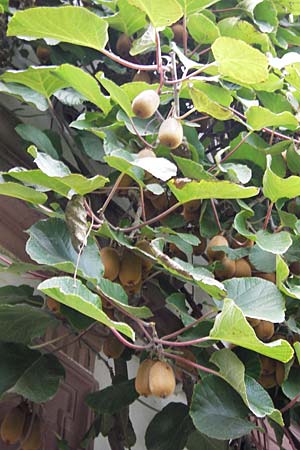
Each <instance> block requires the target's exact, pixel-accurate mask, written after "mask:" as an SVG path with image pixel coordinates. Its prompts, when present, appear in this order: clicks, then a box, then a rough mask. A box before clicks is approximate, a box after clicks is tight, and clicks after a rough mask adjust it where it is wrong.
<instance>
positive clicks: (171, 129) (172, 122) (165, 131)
mask: <svg viewBox="0 0 300 450" xmlns="http://www.w3.org/2000/svg"><path fill="white" fill-rule="evenodd" d="M158 139H159V142H160V143H161V145H164V146H165V147H168V148H171V149H173V148H177V147H179V145H180V144H181V142H182V139H183V128H182V125H181V123H180V122H179V120H177V119H175V118H174V117H170V118H169V119H166V120H164V121H163V122H162V124H161V126H160V128H159V130H158Z"/></svg>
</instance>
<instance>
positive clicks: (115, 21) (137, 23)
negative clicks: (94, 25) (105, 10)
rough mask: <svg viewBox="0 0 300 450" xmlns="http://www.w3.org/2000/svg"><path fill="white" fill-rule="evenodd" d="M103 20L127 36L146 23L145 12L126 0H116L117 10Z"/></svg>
mask: <svg viewBox="0 0 300 450" xmlns="http://www.w3.org/2000/svg"><path fill="white" fill-rule="evenodd" d="M105 20H106V21H107V23H108V24H109V26H110V27H112V28H115V29H116V30H118V31H121V32H122V33H125V34H126V35H127V36H132V35H133V34H134V33H136V32H137V31H139V30H140V29H141V28H144V26H145V25H146V17H145V14H144V13H143V12H142V11H141V10H139V9H137V8H136V7H134V6H131V5H130V4H128V2H127V0H118V12H117V13H116V14H113V15H112V16H107V17H105Z"/></svg>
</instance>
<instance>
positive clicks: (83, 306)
mask: <svg viewBox="0 0 300 450" xmlns="http://www.w3.org/2000/svg"><path fill="white" fill-rule="evenodd" d="M38 289H39V290H40V291H42V292H44V293H45V294H46V295H48V296H49V297H51V298H54V299H55V300H57V301H58V302H60V303H63V304H64V305H66V306H69V307H70V308H73V309H75V310H76V311H79V312H80V313H81V314H84V315H86V316H88V317H91V318H92V319H94V320H96V321H98V322H101V323H103V324H104V325H106V326H107V327H110V328H114V329H116V330H118V331H120V332H121V333H123V334H125V335H126V336H128V337H130V338H131V339H133V340H134V336H135V335H134V331H133V330H132V328H131V327H130V326H129V325H127V324H126V323H123V322H115V321H113V320H111V319H110V318H109V317H108V316H107V315H106V313H105V312H104V311H103V310H102V305H101V299H100V297H99V296H98V295H96V294H94V293H93V292H92V291H90V290H89V289H88V288H87V287H86V286H85V285H84V284H83V283H82V282H81V281H80V280H76V281H74V279H73V278H70V277H54V278H49V279H48V280H45V281H43V282H42V283H41V284H39V286H38Z"/></svg>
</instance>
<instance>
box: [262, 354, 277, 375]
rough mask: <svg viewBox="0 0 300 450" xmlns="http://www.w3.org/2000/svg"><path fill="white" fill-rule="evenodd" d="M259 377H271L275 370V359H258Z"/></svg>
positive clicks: (263, 357) (265, 357)
mask: <svg viewBox="0 0 300 450" xmlns="http://www.w3.org/2000/svg"><path fill="white" fill-rule="evenodd" d="M260 365H261V375H272V373H275V370H276V361H275V359H272V358H268V357H267V356H261V357H260Z"/></svg>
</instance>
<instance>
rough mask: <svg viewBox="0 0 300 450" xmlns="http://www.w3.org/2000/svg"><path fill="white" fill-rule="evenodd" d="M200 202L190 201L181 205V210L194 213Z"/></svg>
mask: <svg viewBox="0 0 300 450" xmlns="http://www.w3.org/2000/svg"><path fill="white" fill-rule="evenodd" d="M200 206H201V200H191V201H190V202H187V203H185V204H184V205H183V209H184V210H186V211H188V212H195V211H198V210H199V209H200Z"/></svg>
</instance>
